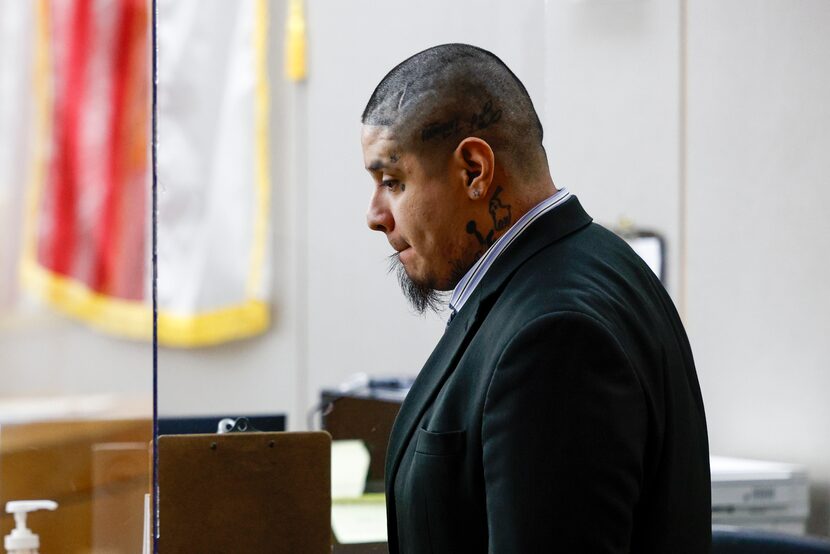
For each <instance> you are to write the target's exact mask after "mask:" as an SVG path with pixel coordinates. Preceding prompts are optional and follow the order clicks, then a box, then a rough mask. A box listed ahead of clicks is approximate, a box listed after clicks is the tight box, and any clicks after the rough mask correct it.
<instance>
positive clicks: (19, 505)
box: [4, 500, 58, 554]
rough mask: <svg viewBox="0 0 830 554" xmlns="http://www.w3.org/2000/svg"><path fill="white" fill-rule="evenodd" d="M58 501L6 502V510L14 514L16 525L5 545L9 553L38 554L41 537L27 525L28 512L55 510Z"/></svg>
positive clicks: (7, 537) (7, 536)
mask: <svg viewBox="0 0 830 554" xmlns="http://www.w3.org/2000/svg"><path fill="white" fill-rule="evenodd" d="M57 507H58V503H57V502H53V501H51V500H14V501H12V502H7V503H6V512H8V513H10V514H14V522H15V525H16V527H15V528H14V529H12V532H11V533H9V534H8V535H6V539H5V541H4V542H5V547H6V552H8V554H38V552H37V551H38V548H40V537H38V536H37V535H35V534H34V533H32V530H31V529H29V528H28V527H26V514H28V513H29V512H34V511H35V510H54V509H55V508H57Z"/></svg>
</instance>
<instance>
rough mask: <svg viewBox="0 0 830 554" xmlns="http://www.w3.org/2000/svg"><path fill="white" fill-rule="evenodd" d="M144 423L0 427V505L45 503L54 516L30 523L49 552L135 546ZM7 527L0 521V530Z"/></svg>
mask: <svg viewBox="0 0 830 554" xmlns="http://www.w3.org/2000/svg"><path fill="white" fill-rule="evenodd" d="M151 440H152V420H151V419H124V420H104V421H90V420H83V421H64V420H62V421H50V422H37V423H20V424H10V425H2V426H0V503H2V507H3V509H5V503H6V502H7V501H9V500H25V499H49V500H55V501H56V502H58V510H57V511H55V512H36V513H33V514H31V515H30V516H29V520H28V521H29V524H30V527H31V528H32V529H34V530H35V532H36V533H38V534H39V535H40V539H41V551H42V552H49V553H50V554H61V553H66V554H78V553H87V552H96V553H103V552H106V553H107V554H120V553H122V552H124V553H127V552H129V553H134V552H138V551H140V549H141V540H142V529H143V521H144V511H143V508H144V504H143V502H144V501H143V499H144V494H145V493H147V492H149V490H150V469H149V468H150V463H149V452H150V441H151ZM13 527H14V520H13V518H12V516H11V515H9V514H6V513H3V514H2V516H0V533H2V534H3V535H6V534H8V533H9V531H10V530H11V529H12V528H13Z"/></svg>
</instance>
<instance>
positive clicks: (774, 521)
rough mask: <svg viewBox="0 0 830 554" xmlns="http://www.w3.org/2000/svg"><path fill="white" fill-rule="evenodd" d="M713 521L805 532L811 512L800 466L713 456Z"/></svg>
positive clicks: (770, 529)
mask: <svg viewBox="0 0 830 554" xmlns="http://www.w3.org/2000/svg"><path fill="white" fill-rule="evenodd" d="M710 466H711V471H712V524H713V525H732V526H737V527H747V528H752V529H762V530H766V531H781V532H785V533H795V534H804V533H805V527H806V523H807V516H808V515H809V513H810V504H809V489H808V483H807V472H806V470H805V469H804V467H803V466H800V465H796V464H784V463H777V462H764V461H758V460H744V459H740V458H724V457H720V456H712V457H711V459H710Z"/></svg>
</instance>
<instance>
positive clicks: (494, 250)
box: [450, 188, 571, 318]
mask: <svg viewBox="0 0 830 554" xmlns="http://www.w3.org/2000/svg"><path fill="white" fill-rule="evenodd" d="M570 195H571V193H570V192H568V189H564V188H563V189H561V190H559V191H557V192H556V193H555V194H553V195H552V196H549V197H547V198H545V199H544V200H542V201H541V202H539V203H538V204H536V205H535V206H533V208H531V210H530V211H529V212H527V213H526V214H524V215H523V216H522V217H520V218H519V220H518V221H517V222H516V224H515V225H513V226H512V227H510V228H509V229H508V230H507V232H506V233H505V234H503V235H502V236H501V237H499V239H498V240H497V241H496V242H494V243H493V244H492V245H491V246H490V248H488V249H487V251H486V252H485V253H484V255H483V256H482V257H481V258H479V259H478V261H476V263H474V264H473V267H471V268H470V269H469V270H468V271H467V273H465V274H464V277H462V278H461V280H460V281H458V284H457V285H456V286H455V289H453V291H452V297H450V310H451V316H450V317H451V318H452V316H453V315H455V314H456V313H458V312H459V311H461V308H462V307H464V304H465V303H466V302H467V300H468V299H469V298H470V296H472V294H473V291H475V289H476V287H477V286H478V284H479V283H480V282H481V280H482V279H483V278H484V275H485V274H486V273H487V271H488V270H489V269H490V266H492V265H493V262H495V261H496V258H498V257H499V256H500V255H501V253H502V252H504V251H505V250H506V249H507V247H508V246H510V244H511V243H512V242H513V241H514V240H516V237H518V236H519V235H521V234H522V233H523V232H524V230H525V229H527V228H528V227H529V226H530V225H531V224H532V223H533V222H534V221H536V220H537V219H538V218H539V217H541V216H542V215H544V214H546V213H547V212H549V211H551V210H553V209H554V208H556V207H557V206H560V205H561V204H562V203H563V202H564V201H565V200H567V199H568V198H569V197H570Z"/></svg>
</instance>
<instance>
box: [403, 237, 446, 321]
mask: <svg viewBox="0 0 830 554" xmlns="http://www.w3.org/2000/svg"><path fill="white" fill-rule="evenodd" d="M392 272H395V276H396V277H397V278H398V284H400V286H401V291H403V295H404V297H406V299H407V300H408V301H409V304H410V306H412V309H413V310H415V312H417V313H419V314H423V313H425V312H426V311H427V310H432V311H433V312H435V313H439V312H441V310H442V309H443V308H444V307H445V306H446V304H447V301H448V296H449V293H448V292H442V291H439V290H435V287H434V284H433V283H418V282H415V281H413V280H412V279H411V278H410V277H409V275H408V274H407V273H406V268H405V267H404V265H403V263H401V260H400V255H399V253H398V252H395V253H394V254H392V255H391V256H389V273H392Z"/></svg>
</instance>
